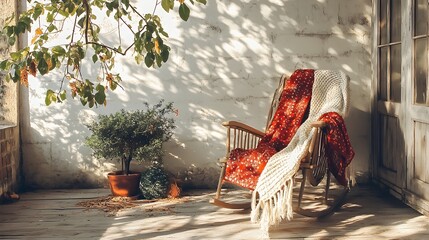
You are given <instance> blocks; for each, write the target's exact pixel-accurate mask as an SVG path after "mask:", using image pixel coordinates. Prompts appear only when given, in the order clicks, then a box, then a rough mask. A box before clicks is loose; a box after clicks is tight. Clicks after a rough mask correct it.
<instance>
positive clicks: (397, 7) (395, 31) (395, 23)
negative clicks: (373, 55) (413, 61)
mask: <svg viewBox="0 0 429 240" xmlns="http://www.w3.org/2000/svg"><path fill="white" fill-rule="evenodd" d="M390 7H391V11H390V42H399V41H401V0H392V2H391V4H390Z"/></svg>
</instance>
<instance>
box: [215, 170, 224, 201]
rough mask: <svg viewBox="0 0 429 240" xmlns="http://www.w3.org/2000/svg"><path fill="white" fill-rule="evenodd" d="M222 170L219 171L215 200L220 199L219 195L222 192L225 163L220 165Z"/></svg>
mask: <svg viewBox="0 0 429 240" xmlns="http://www.w3.org/2000/svg"><path fill="white" fill-rule="evenodd" d="M222 165H223V166H222V168H221V170H220V176H219V183H218V185H217V190H216V197H215V198H216V199H219V198H220V194H221V191H222V185H223V178H224V177H225V170H226V162H225V163H223V164H222Z"/></svg>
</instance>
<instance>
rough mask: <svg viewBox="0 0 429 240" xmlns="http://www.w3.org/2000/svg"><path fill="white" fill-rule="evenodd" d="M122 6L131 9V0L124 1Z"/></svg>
mask: <svg viewBox="0 0 429 240" xmlns="http://www.w3.org/2000/svg"><path fill="white" fill-rule="evenodd" d="M122 4H124V5H125V7H126V9H128V7H130V0H122Z"/></svg>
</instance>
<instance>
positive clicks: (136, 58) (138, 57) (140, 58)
mask: <svg viewBox="0 0 429 240" xmlns="http://www.w3.org/2000/svg"><path fill="white" fill-rule="evenodd" d="M135 60H136V63H137V64H140V63H141V62H142V61H143V56H142V55H140V54H137V55H136V56H135ZM0 68H1V66H0Z"/></svg>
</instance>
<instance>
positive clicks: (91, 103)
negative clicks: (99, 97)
mask: <svg viewBox="0 0 429 240" xmlns="http://www.w3.org/2000/svg"><path fill="white" fill-rule="evenodd" d="M94 104H95V101H94V99H91V100H89V104H88V107H89V108H92V107H94Z"/></svg>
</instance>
